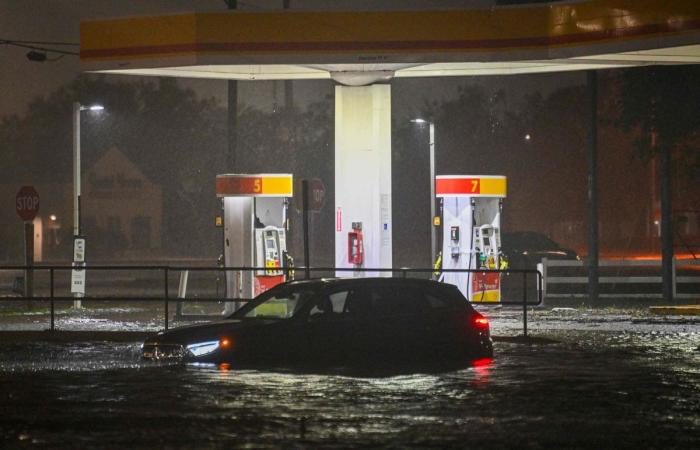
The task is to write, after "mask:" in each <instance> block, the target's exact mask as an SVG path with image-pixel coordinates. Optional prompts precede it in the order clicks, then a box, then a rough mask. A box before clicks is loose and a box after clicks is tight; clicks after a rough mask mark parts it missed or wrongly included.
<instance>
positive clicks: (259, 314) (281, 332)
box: [142, 278, 493, 367]
mask: <svg viewBox="0 0 700 450" xmlns="http://www.w3.org/2000/svg"><path fill="white" fill-rule="evenodd" d="M142 351H143V357H144V358H147V359H154V360H159V359H168V358H179V359H182V360H184V361H188V362H202V363H215V364H221V363H227V364H230V365H231V366H239V367H244V366H270V365H272V366H295V365H318V364H321V365H324V366H325V365H328V366H348V365H353V364H361V363H363V362H367V361H375V362H376V361H380V362H382V363H387V362H396V363H401V364H406V363H411V362H414V361H415V362H418V361H427V360H432V361H440V362H446V361H469V360H471V359H478V358H484V357H490V356H492V354H493V350H492V342H491V337H490V333H489V322H488V320H487V319H486V318H485V317H484V316H482V315H481V314H480V313H478V312H477V311H476V310H474V308H473V307H472V306H471V305H470V304H469V303H468V302H467V300H466V299H465V298H464V296H463V295H462V294H461V293H460V292H459V290H458V289H457V288H456V287H455V286H453V285H450V284H444V283H439V282H436V281H430V280H418V279H399V278H350V279H348V278H345V279H335V278H334V279H318V280H304V281H292V282H288V283H284V284H280V285H278V286H276V287H274V288H272V289H270V290H269V291H266V292H264V293H263V294H261V295H259V296H258V297H256V298H255V299H253V300H251V301H250V302H248V303H247V304H245V305H244V306H243V307H242V308H241V309H239V310H238V311H236V312H235V313H233V314H231V315H230V316H228V317H227V318H226V319H223V320H219V321H215V322H210V323H206V324H200V325H192V326H186V327H181V328H175V329H172V330H169V331H164V332H159V333H158V334H157V335H155V336H153V337H151V338H149V339H147V340H146V341H145V342H144V345H143V350H142Z"/></svg>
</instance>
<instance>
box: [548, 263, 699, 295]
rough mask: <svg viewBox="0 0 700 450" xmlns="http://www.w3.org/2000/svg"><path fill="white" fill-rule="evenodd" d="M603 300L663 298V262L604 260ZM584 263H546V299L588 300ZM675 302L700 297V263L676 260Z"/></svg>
mask: <svg viewBox="0 0 700 450" xmlns="http://www.w3.org/2000/svg"><path fill="white" fill-rule="evenodd" d="M598 264H599V268H600V276H599V277H598V282H599V283H600V285H601V293H600V294H599V296H600V297H601V298H662V297H663V295H662V287H661V285H662V282H663V279H662V276H661V261H660V260H629V259H607V260H606V259H603V260H600V262H599V263H598ZM586 268H587V266H586V264H585V262H583V261H575V260H564V259H547V258H543V259H542V274H543V280H544V281H543V286H542V288H543V297H544V298H557V297H559V298H561V297H571V298H583V297H587V295H588V294H587V293H586V292H585V287H586V285H587V284H588V276H587V274H586V273H585V270H586ZM672 291H673V298H677V299H690V298H698V297H700V260H677V259H674V260H673V280H672Z"/></svg>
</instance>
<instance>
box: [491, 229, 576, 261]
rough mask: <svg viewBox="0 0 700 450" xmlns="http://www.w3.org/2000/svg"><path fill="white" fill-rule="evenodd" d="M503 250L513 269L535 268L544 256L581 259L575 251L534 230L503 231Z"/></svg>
mask: <svg viewBox="0 0 700 450" xmlns="http://www.w3.org/2000/svg"><path fill="white" fill-rule="evenodd" d="M501 251H502V252H503V254H504V255H505V256H506V257H507V258H508V267H509V268H511V269H535V268H536V267H537V264H538V263H540V262H542V258H549V259H575V260H578V259H580V258H579V256H578V255H577V254H576V252H575V251H573V250H571V249H568V248H564V247H562V246H561V245H559V244H557V243H556V242H554V241H553V240H551V239H550V238H548V237H547V236H545V235H544V234H542V233H537V232H534V231H516V232H509V233H502V234H501Z"/></svg>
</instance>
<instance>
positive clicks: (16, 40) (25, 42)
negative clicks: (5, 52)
mask: <svg viewBox="0 0 700 450" xmlns="http://www.w3.org/2000/svg"><path fill="white" fill-rule="evenodd" d="M0 41H2V42H11V43H16V44H34V45H68V46H72V47H79V46H80V44H79V43H77V42H55V41H24V40H21V39H2V38H0Z"/></svg>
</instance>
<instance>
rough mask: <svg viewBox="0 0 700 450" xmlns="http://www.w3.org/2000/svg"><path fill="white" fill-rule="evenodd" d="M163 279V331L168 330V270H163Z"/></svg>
mask: <svg viewBox="0 0 700 450" xmlns="http://www.w3.org/2000/svg"><path fill="white" fill-rule="evenodd" d="M164 274H165V276H164V278H165V285H164V286H163V287H164V290H163V291H164V294H165V329H166V330H167V329H168V268H167V267H165V268H164Z"/></svg>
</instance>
